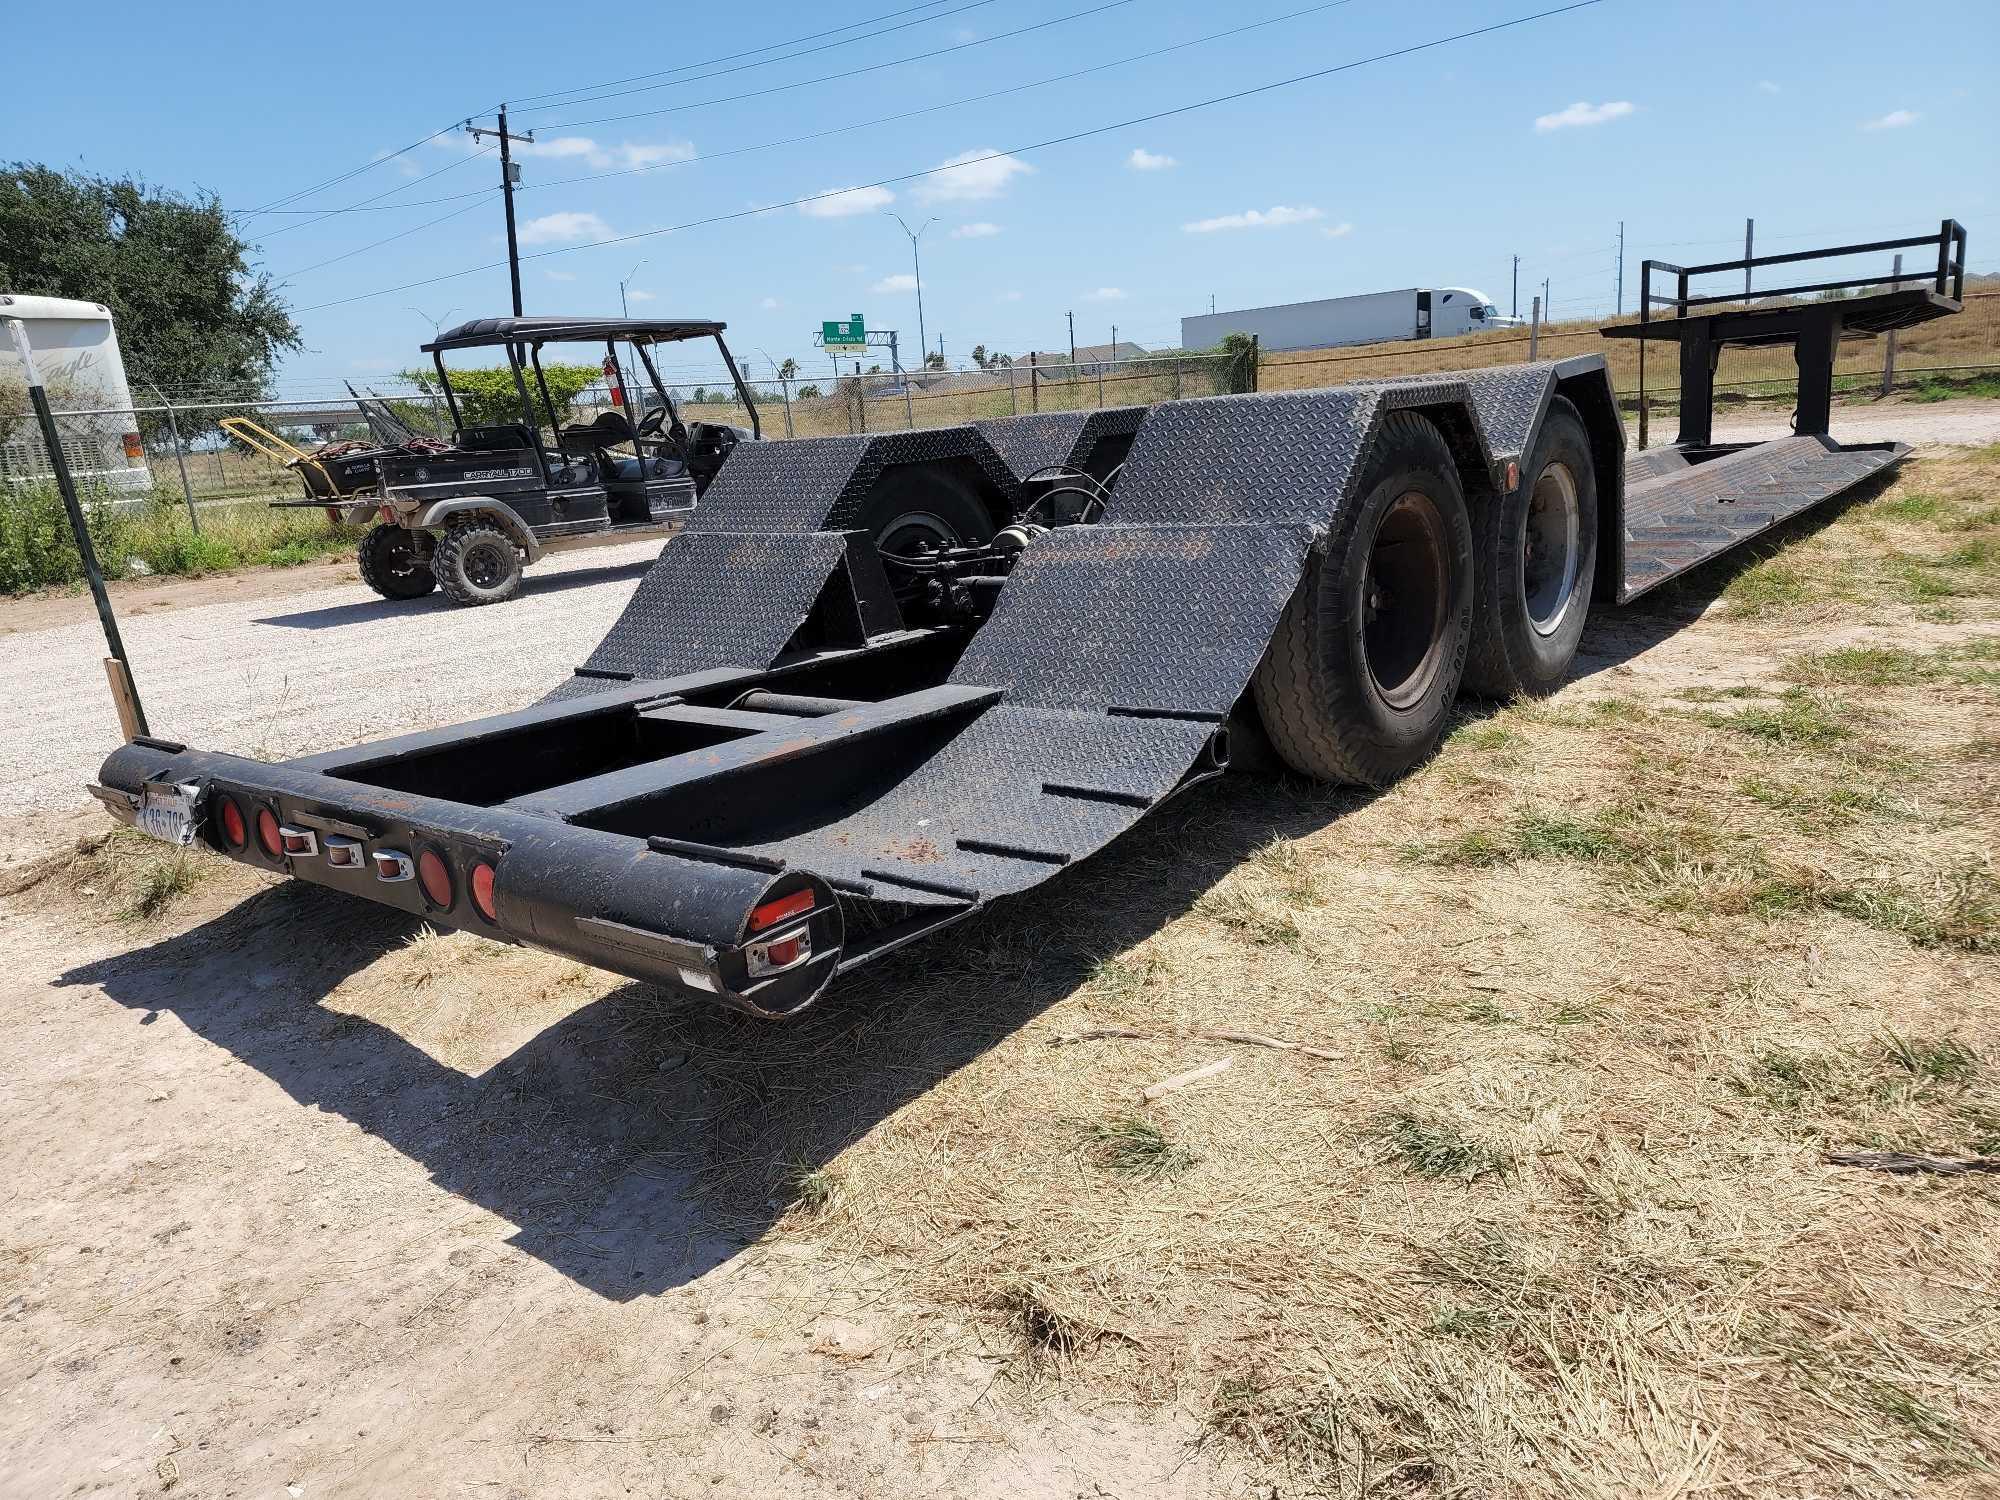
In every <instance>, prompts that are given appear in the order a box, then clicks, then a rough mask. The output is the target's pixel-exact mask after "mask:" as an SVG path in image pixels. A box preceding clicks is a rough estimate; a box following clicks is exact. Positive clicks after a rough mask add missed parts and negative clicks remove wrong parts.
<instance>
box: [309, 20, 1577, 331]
mask: <svg viewBox="0 0 2000 1500" xmlns="http://www.w3.org/2000/svg"><path fill="white" fill-rule="evenodd" d="M1603 3H1605V0H1570V3H1569V4H1567V5H1558V6H1552V7H1550V8H1549V9H1547V10H1539V11H1533V12H1530V13H1528V14H1526V15H1520V16H1514V17H1511V18H1509V19H1507V20H1504V21H1495V22H1493V23H1491V24H1489V25H1486V26H1478V27H1473V28H1471V29H1469V30H1465V31H1459V32H1453V33H1452V34H1450V35H1449V36H1443V37H1435V38H1432V39H1431V40H1429V41H1424V42H1412V43H1410V44H1409V45H1407V46H1403V47H1396V48H1392V49H1390V50H1388V51H1386V52H1378V53H1375V54H1373V55H1371V56H1368V57H1363V58H1354V59H1350V60H1349V61H1347V62H1343V63H1335V64H1332V65H1330V66H1328V67H1324V68H1314V69H1311V70H1309V71H1307V72H1304V73H1295V74H1293V75H1291V76H1290V77H1287V78H1279V79H1273V80H1272V81H1270V82H1268V83H1260V84H1253V85H1251V86H1250V87H1248V88H1241V89H1232V90H1231V91H1229V92H1228V93H1225V94H1216V95H1212V96H1210V97H1209V98H1206V99H1197V100H1194V101H1192V102H1191V103H1187V104H1179V105H1175V106H1173V107H1171V108H1168V109H1160V110H1152V111H1149V112H1148V113H1146V114H1142V115H1134V116H1131V117H1129V118H1127V119H1123V120H1117V121H1113V122H1111V123H1109V124H1105V125H1097V126H1093V127H1091V128H1089V129H1086V130H1076V131H1068V132H1065V133H1064V134H1062V135H1057V136H1050V137H1048V138H1047V139H1044V140H1040V141H1031V142H1028V143H1026V144H1023V145H1020V146H1015V147H1011V148H1009V149H1008V150H1005V151H990V152H985V153H983V154H981V155H979V156H975V157H971V158H969V159H968V160H965V161H958V162H951V163H949V164H947V165H944V166H938V167H929V168H925V169H923V170H921V171H915V172H902V173H897V174H895V175H893V176H889V177H882V178H877V179H876V180H875V181H873V182H868V183H860V184H857V185H856V186H855V187H850V188H840V189H836V190H832V191H828V192H820V193H806V194H803V195H801V196H800V197H797V198H791V199H787V200H785V201H783V202H779V203H769V204H760V205H758V206H756V207H753V208H746V209H737V210H734V211H732V212H729V213H723V214H712V215H709V216H708V217H706V218H701V219H691V220H689V221H687V222H685V223H681V224H669V225H666V226H664V227H663V228H659V229H643V230H638V231H635V232H634V233H632V234H621V235H612V236H610V237H608V238H605V239H601V240H591V241H589V242H587V243H585V244H581V245H563V246H558V247H557V248H555V249H552V250H544V251H540V252H538V253H536V254H533V255H525V256H522V257H521V259H522V260H523V261H529V260H546V259H549V258H550V257H552V256H557V255H570V254H574V253H576V252H577V251H581V250H595V249H601V248H603V247H605V246H608V245H623V244H630V243H632V242H634V241H637V240H644V239H655V238H658V237H659V236H661V235H667V234H677V233H680V232H683V231H685V230H689V229H700V228H706V227H708V226H709V225H712V224H722V223H728V222H732V221H734V220H738V219H747V218H755V217H756V216H758V215H760V214H766V213H771V212H774V211H775V210H778V209H783V208H796V207H798V206H799V205H801V204H805V203H816V202H821V201H823V200H825V199H828V198H837V197H841V196H843V195H845V194H847V193H851V192H857V191H866V190H867V189H870V188H882V187H892V186H895V185H897V184H899V183H905V182H915V181H919V180H921V179H923V178H928V177H935V176H940V175H942V174H944V173H946V172H956V171H962V170H964V169H965V168H967V167H974V166H979V165H982V164H984V163H987V162H991V161H997V160H999V159H1000V158H1002V157H1007V156H1017V155H1023V154H1026V153H1028V152H1031V151H1044V150H1048V149H1051V148H1053V147H1056V146H1063V145H1068V144H1071V143H1073V142H1076V141H1081V140H1089V139H1091V138H1092V137H1095V136H1101V135H1109V134H1111V133H1112V132H1113V131H1116V130H1129V129H1131V128H1132V127H1133V126H1136V125H1148V124H1152V123H1153V122H1155V121H1158V120H1167V119H1174V118H1177V117H1178V116H1181V115H1186V114H1192V113H1194V112H1196V111H1198V110H1203V109H1212V108H1215V107H1216V106H1218V105H1223V104H1233V103H1236V102H1237V101H1239V100H1242V99H1249V98H1254V97H1256V96H1257V95H1260V94H1268V93H1273V92H1275V91H1277V90H1279V89H1285V88H1292V87H1295V86H1297V85H1298V84H1301V83H1310V82H1315V81H1317V80H1319V79H1322V78H1330V77H1333V76H1335V75H1337V74H1341V73H1348V72H1353V71H1355V70H1356V69H1359V68H1365V67H1369V66H1372V65H1374V64H1376V63H1382V62H1390V61H1393V60H1395V59H1397V58H1402V57H1411V56H1414V55H1416V54H1418V53H1422V52H1431V51H1435V50H1436V49H1438V48H1439V47H1446V46H1450V45H1452V44H1454V43H1457V42H1463V41H1470V40H1472V39H1474V38H1476V37H1482V36H1492V35H1494V34H1495V33H1498V32H1502V31H1510V30H1513V29H1515V28H1517V27H1521V26H1528V25H1532V24H1533V23H1535V22H1537V21H1546V20H1549V19H1551V18H1553V17H1556V16H1562V15H1569V14H1571V13H1572V12H1575V11H1580V10H1589V9H1592V8H1593V7H1595V6H1598V5H1602V4H1603ZM506 265H507V262H506V261H504V260H502V261H493V262H488V263H486V264H483V265H477V266H467V267H466V268H464V269H463V270H459V271H449V272H445V273H443V274H441V275H438V276H427V277H422V278H420V279H418V280H416V281H408V282H401V283H398V284H397V285H395V286H391V287H382V288H379V289H378V290H375V291H372V292H357V293H355V294H354V295H353V296H350V297H339V298H334V299H332V300H330V301H327V302H320V303H315V304H313V305H312V306H310V307H305V308H301V309H300V311H301V312H319V311H322V310H324V309H326V308H329V307H342V306H345V305H347V304H349V303H353V302H364V301H367V300H369V299H370V298H374V297H386V296H389V295H391V294H393V293H396V292H405V291H410V290H412V289H414V288H416V287H420V286H434V285H436V284H437V283H439V282H443V281H454V280H457V279H458V278H459V277H462V276H472V275H477V274H478V273H479V272H481V271H489V270H495V269H503V268H505V266H506Z"/></svg>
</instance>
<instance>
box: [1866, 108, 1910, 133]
mask: <svg viewBox="0 0 2000 1500" xmlns="http://www.w3.org/2000/svg"><path fill="white" fill-rule="evenodd" d="M1916 123H1917V112H1916V111H1915V110H1913V109H1892V110H1890V111H1889V113H1887V114H1886V115H1877V116H1876V117H1875V118H1874V119H1872V120H1863V121H1862V122H1861V128H1862V129H1863V130H1901V129H1902V128H1903V127H1904V126H1905V125H1914V124H1916Z"/></svg>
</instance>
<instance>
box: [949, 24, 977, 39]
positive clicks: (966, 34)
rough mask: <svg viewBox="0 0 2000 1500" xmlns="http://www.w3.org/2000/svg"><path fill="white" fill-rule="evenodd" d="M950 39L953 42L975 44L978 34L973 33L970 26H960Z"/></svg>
mask: <svg viewBox="0 0 2000 1500" xmlns="http://www.w3.org/2000/svg"><path fill="white" fill-rule="evenodd" d="M951 39H952V40H953V41H954V42H961V43H963V42H976V41H978V40H979V33H978V32H976V31H974V30H973V29H972V28H971V27H970V26H961V27H959V28H958V29H957V30H956V31H954V32H953V33H952V34H951Z"/></svg>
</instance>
